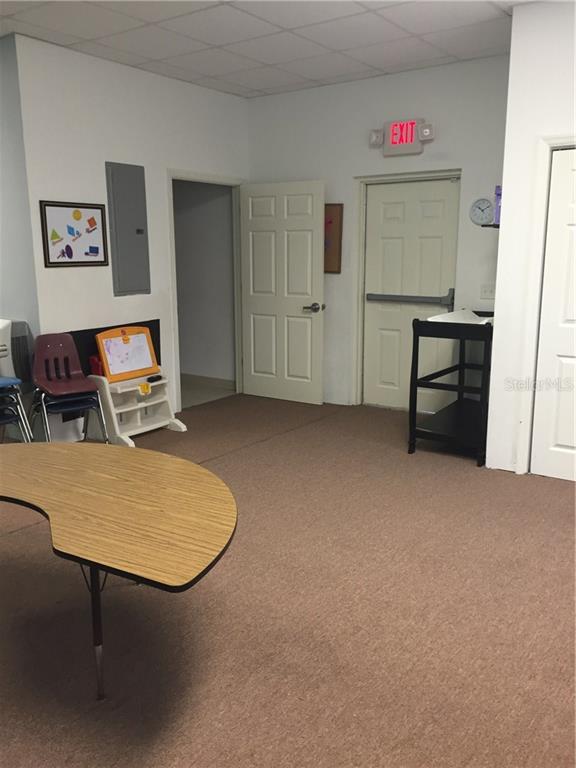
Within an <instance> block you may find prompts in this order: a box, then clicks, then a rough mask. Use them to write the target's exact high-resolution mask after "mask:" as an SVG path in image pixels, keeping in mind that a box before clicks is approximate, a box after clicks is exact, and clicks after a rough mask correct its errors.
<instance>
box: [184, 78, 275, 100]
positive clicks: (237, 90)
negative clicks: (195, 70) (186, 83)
mask: <svg viewBox="0 0 576 768" xmlns="http://www.w3.org/2000/svg"><path fill="white" fill-rule="evenodd" d="M194 84H195V85H201V86H202V87H203V88H210V89H212V90H214V91H221V92H222V93H231V94H233V95H234V96H244V97H245V98H247V99H249V98H252V97H253V96H261V95H262V94H263V91H256V90H254V89H253V88H246V87H245V86H243V85H238V83H230V82H228V81H226V80H219V79H218V78H216V77H202V78H199V79H197V80H194Z"/></svg>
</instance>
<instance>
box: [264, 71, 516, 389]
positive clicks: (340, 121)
mask: <svg viewBox="0 0 576 768" xmlns="http://www.w3.org/2000/svg"><path fill="white" fill-rule="evenodd" d="M507 79H508V59H507V57H495V58H490V59H482V60H477V61H468V62H465V63H457V64H449V65H445V66H440V67H436V68H434V69H424V70H419V71H414V72H404V73H400V74H395V75H389V76H386V77H378V78H374V79H370V80H362V81H359V82H354V83H346V84H342V85H333V86H327V87H324V88H315V89H311V90H306V91H298V92H295V93H289V94H282V95H278V96H269V97H266V98H261V99H255V100H254V101H253V103H252V104H251V110H250V120H251V137H252V145H251V146H252V163H251V167H252V173H251V176H252V180H254V181H265V180H266V181H279V180H298V179H320V180H325V181H326V182H327V184H326V200H327V202H342V203H344V232H343V255H342V274H340V275H327V276H326V283H325V288H326V289H325V301H326V303H327V305H328V308H327V310H326V317H325V329H326V331H325V359H324V379H325V399H326V400H327V401H329V402H338V403H345V404H346V403H351V402H353V397H354V389H355V377H356V367H355V366H356V361H355V357H354V353H353V349H354V344H355V340H356V334H357V299H358V291H359V286H358V285H357V279H356V278H357V273H358V259H359V253H358V246H359V242H358V233H359V211H358V188H357V184H356V183H355V181H354V177H356V176H368V175H379V174H386V173H400V172H408V171H424V170H442V169H454V168H460V169H462V181H461V215H460V225H459V226H460V231H459V243H458V268H457V279H456V305H457V306H460V307H462V306H468V307H471V308H478V309H488V308H491V306H492V302H487V301H485V300H481V299H480V295H479V291H480V286H481V285H482V284H493V283H494V281H495V274H496V249H497V233H496V232H495V231H494V230H489V229H481V228H479V227H476V226H475V225H473V224H472V223H471V222H470V220H469V218H468V210H469V207H470V204H471V202H472V201H473V200H474V199H475V198H476V197H479V196H488V197H491V196H492V195H493V192H494V186H495V185H496V184H499V183H500V182H501V170H502V155H503V143H504V122H505V109H506V88H507ZM411 116H414V117H424V118H426V119H427V120H429V121H431V122H432V123H433V124H434V126H435V129H436V134H437V138H436V140H435V141H434V142H433V143H432V144H430V145H428V146H427V147H426V148H425V150H424V153H423V154H422V155H417V156H412V157H392V158H384V157H382V155H381V153H380V151H379V150H376V149H370V148H369V147H368V132H369V129H370V128H377V127H379V126H381V125H382V123H383V122H384V121H386V120H391V119H395V118H403V117H411Z"/></svg>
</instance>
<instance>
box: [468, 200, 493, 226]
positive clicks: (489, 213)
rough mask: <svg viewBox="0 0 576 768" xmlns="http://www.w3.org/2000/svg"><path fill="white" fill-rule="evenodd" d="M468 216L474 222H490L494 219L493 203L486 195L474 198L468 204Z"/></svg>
mask: <svg viewBox="0 0 576 768" xmlns="http://www.w3.org/2000/svg"><path fill="white" fill-rule="evenodd" d="M470 218H471V219H472V221H473V222H474V224H492V222H493V221H494V205H493V204H492V201H491V200H488V198H487V197H480V198H478V200H474V202H473V203H472V205H471V206H470Z"/></svg>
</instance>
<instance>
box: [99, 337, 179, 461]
mask: <svg viewBox="0 0 576 768" xmlns="http://www.w3.org/2000/svg"><path fill="white" fill-rule="evenodd" d="M96 342H97V344H98V351H99V353H100V359H101V360H102V365H103V367H104V374H105V375H104V376H91V377H90V378H91V379H93V380H94V381H95V382H96V385H97V387H98V392H99V393H100V399H101V400H102V407H103V409H104V418H105V419H106V427H107V429H108V435H109V437H110V442H112V443H116V444H119V445H127V446H130V447H131V448H133V447H134V441H133V440H132V439H131V438H132V437H133V436H134V435H139V434H141V433H142V432H149V431H150V430H152V429H160V428H161V427H166V428H167V429H171V430H174V431H175V432H186V430H187V427H186V425H185V424H184V423H183V422H181V421H180V420H179V419H176V418H174V412H173V411H172V407H171V405H170V401H169V399H168V379H167V378H166V377H164V376H162V373H161V371H160V367H159V365H158V363H157V361H156V353H155V351H154V347H153V345H152V339H151V338H150V331H149V329H148V328H146V327H140V326H127V327H125V328H113V329H112V330H110V331H103V332H102V333H98V334H96Z"/></svg>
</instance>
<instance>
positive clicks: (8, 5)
mask: <svg viewBox="0 0 576 768" xmlns="http://www.w3.org/2000/svg"><path fill="white" fill-rule="evenodd" d="M38 5H42V3H26V2H18V3H16V2H14V3H12V2H5V0H2V1H1V2H0V16H11V15H12V14H13V13H18V11H29V10H30V9H31V8H36V6H38Z"/></svg>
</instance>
